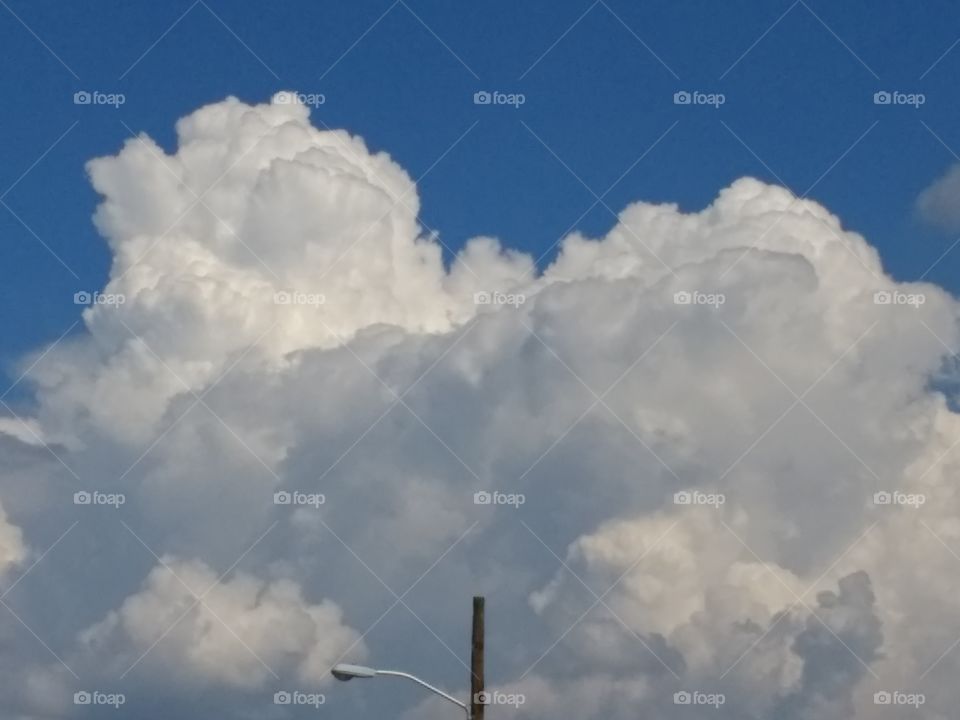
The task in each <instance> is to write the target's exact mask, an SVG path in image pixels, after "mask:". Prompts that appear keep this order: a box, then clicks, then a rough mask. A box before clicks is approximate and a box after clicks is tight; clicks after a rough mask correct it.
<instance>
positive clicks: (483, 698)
mask: <svg viewBox="0 0 960 720" xmlns="http://www.w3.org/2000/svg"><path fill="white" fill-rule="evenodd" d="M473 700H474V702H476V703H477V704H478V705H489V704H490V693H488V692H478V693H477V694H475V695H474V696H473Z"/></svg>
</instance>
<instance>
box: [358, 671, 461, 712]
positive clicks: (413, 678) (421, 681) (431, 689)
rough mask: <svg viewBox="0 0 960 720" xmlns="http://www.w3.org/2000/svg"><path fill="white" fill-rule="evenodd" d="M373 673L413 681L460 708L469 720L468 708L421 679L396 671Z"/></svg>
mask: <svg viewBox="0 0 960 720" xmlns="http://www.w3.org/2000/svg"><path fill="white" fill-rule="evenodd" d="M374 672H375V673H376V674H377V675H391V676H393V677H401V678H406V679H407V680H413V682H415V683H417V684H418V685H421V686H423V687H425V688H426V689H427V690H429V691H430V692H432V693H434V694H436V695H439V696H440V697H442V698H445V699H446V700H449V701H450V702H452V703H454V704H456V705H459V706H460V708H461V709H462V710H463V711H464V712H465V713H467V720H469V718H470V708H469V707H468V706H467V705H464V704H463V703H462V702H460V701H459V700H457V699H456V698H455V697H453V696H452V695H447V693H445V692H444V691H443V690H440V689H439V688H435V687H434V686H433V685H431V684H430V683H428V682H425V681H423V680H421V679H420V678H418V677H417V676H416V675H411V674H410V673H405V672H398V671H396V670H376V671H374Z"/></svg>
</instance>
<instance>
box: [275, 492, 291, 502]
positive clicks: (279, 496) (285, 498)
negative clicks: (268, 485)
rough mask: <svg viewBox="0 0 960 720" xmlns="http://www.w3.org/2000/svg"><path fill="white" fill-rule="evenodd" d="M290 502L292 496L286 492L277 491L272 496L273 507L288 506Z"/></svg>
mask: <svg viewBox="0 0 960 720" xmlns="http://www.w3.org/2000/svg"><path fill="white" fill-rule="evenodd" d="M291 501H292V496H291V495H290V493H288V492H287V491H286V490H278V491H277V492H275V493H274V494H273V504H274V505H289V504H290V502H291Z"/></svg>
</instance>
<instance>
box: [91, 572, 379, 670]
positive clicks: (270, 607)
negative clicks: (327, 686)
mask: <svg viewBox="0 0 960 720" xmlns="http://www.w3.org/2000/svg"><path fill="white" fill-rule="evenodd" d="M161 562H162V564H160V565H157V566H156V567H155V568H154V569H153V570H151V571H150V574H149V575H148V576H147V578H146V580H145V581H144V583H143V587H142V588H141V589H140V590H139V591H138V592H136V593H135V594H133V595H131V596H130V597H128V598H127V599H126V600H124V601H123V604H122V605H121V606H120V608H119V609H117V610H115V611H111V612H110V613H109V614H108V615H107V616H106V617H105V618H104V619H103V620H102V621H100V622H98V623H97V624H95V625H93V626H92V627H90V628H88V629H86V630H84V631H83V633H81V636H80V640H81V643H82V644H83V645H84V646H86V647H87V648H88V649H89V650H90V652H92V653H93V656H94V657H95V658H97V660H98V662H100V663H103V664H104V665H106V666H107V667H110V668H112V669H118V670H119V671H120V673H121V674H122V673H123V672H125V671H126V670H127V669H129V668H130V667H132V666H133V665H134V663H138V660H140V658H141V657H142V658H144V660H143V662H145V663H146V665H147V667H159V669H160V671H161V672H162V673H164V674H166V675H168V676H174V677H179V678H180V680H181V681H183V682H190V683H200V684H204V683H206V682H213V683H222V684H225V685H228V686H232V687H239V688H256V687H259V686H262V685H263V684H264V683H265V682H266V681H268V680H270V677H271V676H275V677H277V678H279V673H280V672H281V671H287V670H289V669H291V667H292V669H293V671H294V676H295V677H296V679H297V680H298V681H299V682H301V683H306V684H309V685H311V686H312V685H317V684H320V683H325V682H327V681H328V680H329V677H330V676H329V670H330V668H331V667H332V666H333V664H334V663H335V662H336V661H337V659H338V658H339V657H340V655H341V654H342V653H343V652H345V651H348V650H349V651H350V652H351V653H352V655H353V656H358V657H362V656H363V654H364V646H363V643H362V641H361V639H360V637H359V633H357V632H355V631H354V630H352V629H350V628H349V627H346V626H345V625H344V624H343V618H342V613H341V611H340V608H338V607H337V605H336V604H334V603H332V602H330V601H329V600H324V601H322V602H321V603H319V604H310V603H309V602H307V601H306V600H305V599H304V597H303V594H302V591H301V588H300V586H299V585H298V584H297V583H296V582H293V581H291V580H285V579H280V580H274V581H270V582H267V581H263V580H260V579H258V578H256V577H253V576H251V575H248V574H245V573H237V574H236V575H234V576H233V577H230V578H227V579H225V580H223V581H222V582H218V576H217V573H215V572H214V571H213V570H212V569H211V568H209V567H208V566H207V565H205V564H204V563H203V562H202V561H199V560H194V561H184V560H178V559H176V558H171V557H166V558H162V559H161Z"/></svg>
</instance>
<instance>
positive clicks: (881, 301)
mask: <svg viewBox="0 0 960 720" xmlns="http://www.w3.org/2000/svg"><path fill="white" fill-rule="evenodd" d="M892 301H893V295H892V294H891V293H889V292H887V291H886V290H877V291H876V292H875V293H874V294H873V304H874V305H889V304H890V303H891V302H892Z"/></svg>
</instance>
